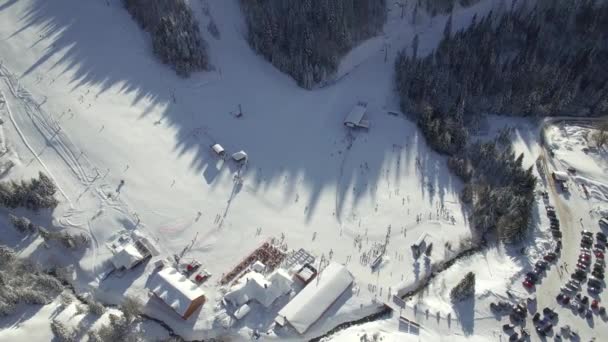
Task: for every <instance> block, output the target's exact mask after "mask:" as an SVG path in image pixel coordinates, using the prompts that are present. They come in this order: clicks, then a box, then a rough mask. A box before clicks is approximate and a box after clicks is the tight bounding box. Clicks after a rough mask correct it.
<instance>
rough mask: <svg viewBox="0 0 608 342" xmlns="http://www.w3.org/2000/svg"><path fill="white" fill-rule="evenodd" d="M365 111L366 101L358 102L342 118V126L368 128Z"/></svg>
mask: <svg viewBox="0 0 608 342" xmlns="http://www.w3.org/2000/svg"><path fill="white" fill-rule="evenodd" d="M366 113H367V103H365V102H358V103H357V105H356V106H355V107H354V108H353V109H352V110H351V111H350V113H348V116H347V117H346V119H344V126H346V127H350V128H357V127H359V128H369V121H368V120H366V119H365V114H366Z"/></svg>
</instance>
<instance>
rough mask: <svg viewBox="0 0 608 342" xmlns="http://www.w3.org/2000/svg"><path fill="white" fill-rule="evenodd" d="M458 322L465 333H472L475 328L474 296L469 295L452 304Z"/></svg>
mask: <svg viewBox="0 0 608 342" xmlns="http://www.w3.org/2000/svg"><path fill="white" fill-rule="evenodd" d="M453 309H454V311H455V312H456V316H457V317H458V323H459V324H460V327H461V328H462V331H463V332H464V333H465V335H467V336H468V335H472V334H473V332H474V328H475V297H474V296H473V297H470V298H468V299H465V300H463V301H461V302H458V303H456V304H454V305H453Z"/></svg>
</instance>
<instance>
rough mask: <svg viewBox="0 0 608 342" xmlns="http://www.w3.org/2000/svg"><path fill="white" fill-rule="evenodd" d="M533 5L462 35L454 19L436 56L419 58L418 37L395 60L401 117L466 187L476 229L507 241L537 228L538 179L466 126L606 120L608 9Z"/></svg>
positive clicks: (558, 2) (565, 3) (588, 3)
mask: <svg viewBox="0 0 608 342" xmlns="http://www.w3.org/2000/svg"><path fill="white" fill-rule="evenodd" d="M527 6H528V3H527V2H522V1H519V2H517V1H516V2H515V3H514V5H513V7H512V8H511V9H510V10H509V11H506V12H505V13H503V14H502V15H501V16H498V17H497V16H494V15H493V14H492V12H490V14H489V15H488V16H486V17H485V18H483V19H478V18H476V17H474V18H473V20H472V22H471V25H470V26H469V27H468V28H466V29H465V30H463V31H459V32H452V27H451V25H452V24H451V18H449V19H448V21H447V23H446V26H445V29H444V33H443V35H444V36H443V39H442V41H441V42H440V44H439V46H438V47H437V49H436V50H435V51H433V52H432V53H431V54H429V55H428V56H426V57H419V56H418V55H417V45H418V37H415V38H414V41H413V43H412V47H411V49H409V50H410V51H409V53H408V52H407V51H403V52H402V53H401V54H400V56H399V57H398V59H397V61H396V88H397V90H398V93H399V95H400V99H401V107H402V110H403V111H404V112H408V113H414V114H415V115H416V120H417V122H418V125H419V126H420V128H421V130H422V131H423V133H424V135H425V137H426V138H427V140H428V142H429V144H430V145H431V146H432V147H433V148H435V149H436V150H437V151H439V152H441V153H445V154H448V155H450V156H452V158H451V159H450V166H451V168H452V169H453V170H455V171H456V173H457V174H459V175H460V176H461V177H463V179H464V180H465V181H468V182H469V183H468V185H467V187H466V188H465V193H464V198H466V199H469V200H470V201H471V202H472V203H473V207H474V210H473V217H472V220H473V223H474V226H476V227H477V228H478V229H479V230H480V231H487V230H488V229H491V228H498V229H499V231H498V235H499V236H500V237H501V238H502V239H503V241H508V242H510V241H516V240H518V239H519V238H521V237H522V233H523V232H524V231H525V226H526V225H527V223H528V222H529V220H530V204H531V203H532V200H533V189H534V180H533V177H532V175H531V173H530V171H529V170H528V171H525V170H523V169H521V158H518V159H515V156H514V155H513V152H512V151H511V150H510V149H509V148H507V147H500V146H499V145H500V144H497V143H496V142H493V143H489V144H470V143H469V141H468V135H469V133H470V132H469V128H471V127H473V128H475V127H478V125H479V123H480V121H481V120H482V119H483V117H484V116H485V115H486V114H487V113H496V114H505V115H519V116H552V115H578V116H599V115H604V114H607V113H608V63H606V60H608V34H607V33H608V3H606V2H599V3H596V2H595V1H592V0H583V1H577V2H573V1H569V0H551V1H548V0H540V1H538V4H537V5H536V6H535V7H534V8H528V7H527ZM476 161H477V162H476ZM487 175H492V177H489V176H487ZM518 227H519V228H518Z"/></svg>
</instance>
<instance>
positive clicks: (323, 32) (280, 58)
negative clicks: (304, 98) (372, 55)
mask: <svg viewBox="0 0 608 342" xmlns="http://www.w3.org/2000/svg"><path fill="white" fill-rule="evenodd" d="M241 8H242V11H243V13H244V16H245V21H246V23H247V29H248V33H247V39H248V41H249V44H250V45H251V47H252V48H253V49H254V50H255V51H257V52H258V53H259V54H261V55H262V56H264V58H265V59H266V60H268V61H270V63H272V64H273V65H274V66H275V67H277V68H278V69H279V70H281V71H282V72H285V73H287V74H289V75H291V76H292V77H293V78H294V79H295V80H296V81H297V83H298V85H300V86H301V87H304V88H308V89H310V88H311V87H312V86H313V85H315V84H317V83H319V82H321V81H323V80H325V79H326V78H327V77H328V76H331V75H332V74H333V73H335V71H336V70H337V68H338V64H339V61H340V58H341V57H342V56H343V55H344V54H346V53H347V52H348V51H349V50H350V49H351V48H353V46H354V45H355V44H357V43H358V42H360V41H362V40H364V39H367V38H370V37H372V36H374V35H377V34H378V33H379V32H381V30H382V27H383V25H384V21H385V19H386V0H342V1H335V0H303V1H288V0H241Z"/></svg>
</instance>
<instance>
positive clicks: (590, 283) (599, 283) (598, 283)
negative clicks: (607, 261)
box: [587, 278, 602, 288]
mask: <svg viewBox="0 0 608 342" xmlns="http://www.w3.org/2000/svg"><path fill="white" fill-rule="evenodd" d="M587 285H588V286H593V287H598V288H601V287H602V281H601V280H600V279H597V278H589V280H588V281H587Z"/></svg>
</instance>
